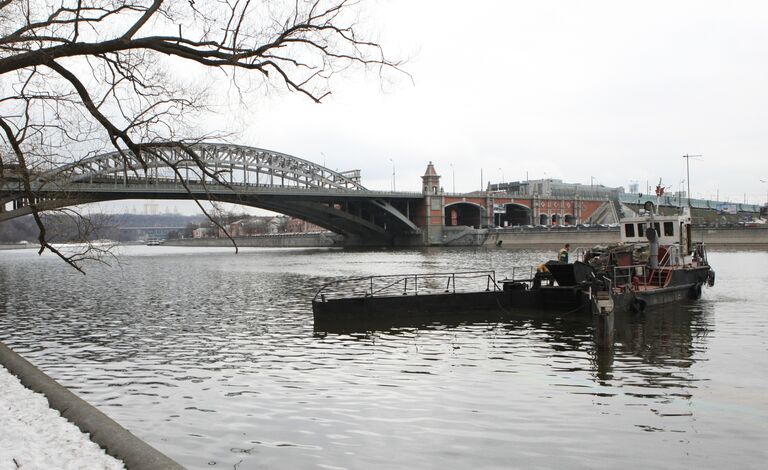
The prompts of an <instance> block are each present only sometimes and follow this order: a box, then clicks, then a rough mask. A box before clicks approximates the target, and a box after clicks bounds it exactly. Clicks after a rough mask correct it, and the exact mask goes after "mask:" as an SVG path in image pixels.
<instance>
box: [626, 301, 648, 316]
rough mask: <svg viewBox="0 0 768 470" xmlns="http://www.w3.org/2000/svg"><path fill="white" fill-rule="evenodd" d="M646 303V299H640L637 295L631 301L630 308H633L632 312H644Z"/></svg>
mask: <svg viewBox="0 0 768 470" xmlns="http://www.w3.org/2000/svg"><path fill="white" fill-rule="evenodd" d="M645 305H646V302H645V300H643V299H638V298H637V297H635V298H634V299H632V301H631V302H630V303H629V310H631V311H632V313H643V311H645Z"/></svg>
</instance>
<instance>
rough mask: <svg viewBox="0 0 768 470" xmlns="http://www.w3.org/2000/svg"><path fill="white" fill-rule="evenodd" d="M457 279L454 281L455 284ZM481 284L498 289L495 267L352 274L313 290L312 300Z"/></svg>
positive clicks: (458, 289) (471, 288)
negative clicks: (450, 271) (355, 275)
mask: <svg viewBox="0 0 768 470" xmlns="http://www.w3.org/2000/svg"><path fill="white" fill-rule="evenodd" d="M457 281H458V285H457ZM483 285H484V287H485V291H486V292H490V291H491V290H493V291H501V290H502V289H501V288H500V287H499V285H498V284H497V283H496V271H461V272H453V273H424V274H389V275H382V276H365V277H352V278H345V279H339V280H336V281H331V282H328V283H326V284H324V285H323V286H321V287H320V289H319V290H318V291H317V293H316V294H315V297H314V299H313V302H316V301H318V300H319V301H321V302H325V301H326V300H329V299H333V298H341V297H376V296H394V295H420V294H421V295H424V294H436V293H454V294H455V293H457V292H472V291H475V292H476V291H477V290H478V289H481V288H482V287H483Z"/></svg>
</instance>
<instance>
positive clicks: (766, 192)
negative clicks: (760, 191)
mask: <svg viewBox="0 0 768 470" xmlns="http://www.w3.org/2000/svg"><path fill="white" fill-rule="evenodd" d="M760 182H761V183H768V180H764V179H762V178H761V179H760ZM765 205H766V206H768V190H766V191H765Z"/></svg>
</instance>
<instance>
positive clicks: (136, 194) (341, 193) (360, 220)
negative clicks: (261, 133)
mask: <svg viewBox="0 0 768 470" xmlns="http://www.w3.org/2000/svg"><path fill="white" fill-rule="evenodd" d="M144 149H145V150H144V151H143V153H142V155H141V157H142V158H141V161H140V159H139V158H136V156H135V155H134V154H132V153H130V152H127V151H126V152H122V153H121V152H117V151H115V152H110V153H105V154H102V155H96V156H93V157H88V158H84V159H82V160H80V161H77V162H75V163H71V164H67V165H63V166H60V167H56V168H51V169H48V170H47V171H40V172H36V173H35V174H33V175H31V186H32V193H33V195H34V196H33V197H32V198H30V197H29V195H28V194H27V193H26V192H25V191H23V186H22V181H21V178H20V177H19V174H18V173H14V168H13V167H12V166H10V167H8V166H6V170H5V177H4V178H3V179H2V180H0V221H3V220H8V219H12V218H14V217H19V216H22V215H26V214H29V213H31V212H32V211H31V207H30V206H31V205H36V207H37V208H38V209H39V210H54V209H58V208H62V207H66V206H72V205H77V204H84V203H92V202H103V201H111V200H119V199H192V198H196V199H200V200H212V201H219V202H229V203H234V204H241V205H246V206H252V207H259V208H263V209H268V210H273V211H275V212H280V213H283V214H287V215H291V216H294V217H298V218H301V219H304V220H307V221H309V222H312V223H314V224H316V225H319V226H321V227H324V228H327V229H329V230H331V231H334V232H337V233H340V234H342V235H346V236H359V237H364V238H371V237H373V238H375V239H377V241H380V240H381V239H382V238H388V237H392V236H395V235H415V234H418V233H419V228H418V227H417V226H416V225H415V224H414V223H413V222H412V221H411V220H410V219H409V217H408V215H409V212H410V207H411V205H412V204H414V203H415V202H416V201H418V200H421V198H422V195H421V194H418V193H390V192H381V191H369V190H367V189H366V188H365V187H363V186H362V185H361V184H360V170H353V171H348V172H337V171H333V170H330V169H328V168H325V167H324V166H321V165H318V164H316V163H313V162H310V161H308V160H304V159H301V158H297V157H293V156H291V155H287V154H284V153H280V152H274V151H271V150H265V149H260V148H255V147H246V146H242V145H231V144H220V143H197V144H194V145H179V144H150V145H146V146H144Z"/></svg>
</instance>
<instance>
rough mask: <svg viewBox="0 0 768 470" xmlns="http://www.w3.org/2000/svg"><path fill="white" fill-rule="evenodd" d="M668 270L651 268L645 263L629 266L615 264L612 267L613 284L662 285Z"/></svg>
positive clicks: (633, 285)
mask: <svg viewBox="0 0 768 470" xmlns="http://www.w3.org/2000/svg"><path fill="white" fill-rule="evenodd" d="M668 276H669V271H667V270H664V269H659V268H656V269H652V268H651V267H649V266H648V265H647V264H634V265H631V266H615V267H614V268H613V284H614V285H615V286H616V287H621V286H625V285H628V286H631V287H636V286H640V285H643V286H655V287H664V285H665V284H666V282H667V277H668Z"/></svg>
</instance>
